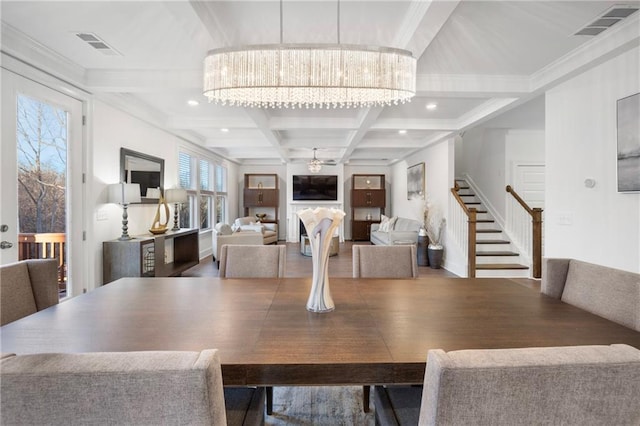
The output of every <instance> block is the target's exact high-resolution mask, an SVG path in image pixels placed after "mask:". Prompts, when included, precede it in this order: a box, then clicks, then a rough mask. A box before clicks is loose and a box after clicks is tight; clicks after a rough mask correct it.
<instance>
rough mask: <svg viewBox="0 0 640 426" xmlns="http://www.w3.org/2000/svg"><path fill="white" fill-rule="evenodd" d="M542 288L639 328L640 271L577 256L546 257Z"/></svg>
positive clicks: (594, 312)
mask: <svg viewBox="0 0 640 426" xmlns="http://www.w3.org/2000/svg"><path fill="white" fill-rule="evenodd" d="M540 291H541V292H542V293H544V294H546V295H547V296H550V297H553V298H555V299H559V300H562V301H563V302H565V303H569V304H571V305H574V306H577V307H578V308H580V309H583V310H585V311H588V312H591V313H592V314H596V315H599V316H601V317H603V318H606V319H608V320H610V321H613V322H617V323H619V324H622V325H624V326H625V327H629V328H632V329H634V330H636V331H640V274H636V273H633V272H627V271H621V270H619V269H614V268H609V267H606V266H601V265H595V264H593V263H587V262H582V261H580V260H575V259H556V258H545V259H544V260H543V263H542V284H541V287H540Z"/></svg>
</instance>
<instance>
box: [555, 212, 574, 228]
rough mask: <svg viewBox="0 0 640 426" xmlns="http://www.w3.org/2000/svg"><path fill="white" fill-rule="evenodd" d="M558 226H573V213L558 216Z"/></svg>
mask: <svg viewBox="0 0 640 426" xmlns="http://www.w3.org/2000/svg"><path fill="white" fill-rule="evenodd" d="M558 225H565V226H568V225H573V213H569V212H563V213H559V214H558Z"/></svg>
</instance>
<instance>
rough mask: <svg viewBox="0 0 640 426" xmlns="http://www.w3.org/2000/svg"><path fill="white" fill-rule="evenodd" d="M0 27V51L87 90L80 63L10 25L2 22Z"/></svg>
mask: <svg viewBox="0 0 640 426" xmlns="http://www.w3.org/2000/svg"><path fill="white" fill-rule="evenodd" d="M0 27H1V34H2V52H4V53H6V54H8V55H10V56H13V57H14V58H16V59H18V60H20V61H22V62H24V63H26V64H28V65H30V66H32V67H34V68H36V69H38V70H40V71H43V72H45V73H47V74H50V75H52V76H54V77H56V78H58V79H60V80H62V81H64V82H67V83H69V84H71V85H73V86H76V87H78V88H80V89H82V90H87V88H86V84H85V76H86V70H85V69H84V68H82V67H81V66H80V65H78V64H76V63H75V62H72V61H70V60H69V59H67V58H66V57H64V56H62V55H60V54H58V53H57V52H54V51H53V50H51V49H49V48H48V47H47V46H45V45H43V44H41V43H39V42H37V41H35V40H33V39H32V38H30V37H29V36H27V35H26V34H24V33H23V32H21V31H19V30H17V29H16V28H14V27H12V26H11V25H7V24H5V23H4V22H2V23H1V24H0Z"/></svg>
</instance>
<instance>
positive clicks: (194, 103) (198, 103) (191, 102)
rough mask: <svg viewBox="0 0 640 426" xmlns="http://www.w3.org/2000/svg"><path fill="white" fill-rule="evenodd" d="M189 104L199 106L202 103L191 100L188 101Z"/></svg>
mask: <svg viewBox="0 0 640 426" xmlns="http://www.w3.org/2000/svg"><path fill="white" fill-rule="evenodd" d="M187 104H188V105H189V106H198V105H200V102H198V101H196V100H195V99H189V100H188V101H187Z"/></svg>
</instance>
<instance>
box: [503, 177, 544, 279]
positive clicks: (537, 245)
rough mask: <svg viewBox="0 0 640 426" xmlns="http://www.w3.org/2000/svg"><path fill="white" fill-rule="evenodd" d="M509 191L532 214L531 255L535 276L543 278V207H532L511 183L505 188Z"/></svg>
mask: <svg viewBox="0 0 640 426" xmlns="http://www.w3.org/2000/svg"><path fill="white" fill-rule="evenodd" d="M505 189H506V191H507V192H508V193H510V194H511V195H512V196H513V198H515V199H516V201H517V202H518V203H519V204H520V205H521V206H522V208H524V209H525V210H526V211H527V213H529V215H531V227H532V244H533V247H532V250H531V257H532V261H533V267H532V269H533V278H541V277H542V212H543V210H542V209H541V208H538V207H535V208H533V209H532V208H531V207H529V205H528V204H527V203H526V202H525V201H524V200H523V199H522V198H521V197H520V195H518V193H517V192H516V191H515V189H513V188H512V187H511V185H507V187H506V188H505Z"/></svg>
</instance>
